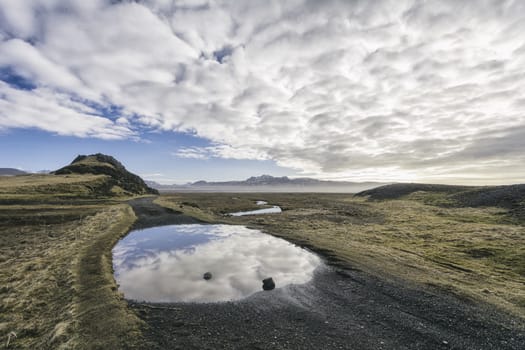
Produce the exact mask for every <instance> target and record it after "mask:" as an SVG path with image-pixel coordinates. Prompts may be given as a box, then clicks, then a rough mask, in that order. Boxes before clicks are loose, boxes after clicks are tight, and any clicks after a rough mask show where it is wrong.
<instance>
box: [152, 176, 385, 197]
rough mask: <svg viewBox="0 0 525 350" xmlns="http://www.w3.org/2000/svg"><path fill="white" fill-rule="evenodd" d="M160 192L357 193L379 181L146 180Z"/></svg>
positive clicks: (300, 179) (262, 178)
mask: <svg viewBox="0 0 525 350" xmlns="http://www.w3.org/2000/svg"><path fill="white" fill-rule="evenodd" d="M146 183H147V184H148V186H150V187H153V188H156V189H157V190H159V191H161V192H345V193H356V192H360V191H364V190H367V189H371V188H374V187H378V186H383V185H386V183H381V182H348V181H324V180H317V179H312V178H308V177H300V178H295V179H291V178H289V177H287V176H282V177H274V176H270V175H261V176H252V177H250V178H248V179H246V180H243V181H222V182H207V181H203V180H201V181H197V182H193V183H189V184H186V185H161V184H159V183H157V182H155V181H146Z"/></svg>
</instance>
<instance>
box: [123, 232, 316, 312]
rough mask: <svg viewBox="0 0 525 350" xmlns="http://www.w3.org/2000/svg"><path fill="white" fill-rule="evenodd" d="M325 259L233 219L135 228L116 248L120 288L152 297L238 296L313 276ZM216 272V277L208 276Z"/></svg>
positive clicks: (173, 299)
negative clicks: (270, 283) (230, 221)
mask: <svg viewBox="0 0 525 350" xmlns="http://www.w3.org/2000/svg"><path fill="white" fill-rule="evenodd" d="M320 263H321V262H320V259H319V258H318V257H317V256H316V255H314V254H312V253H310V252H308V251H306V250H304V249H301V248H299V247H297V246H294V245H292V244H291V243H289V242H287V241H285V240H282V239H279V238H276V237H273V236H270V235H266V234H263V233H261V232H260V231H257V230H251V229H248V228H246V227H243V226H233V225H171V226H161V227H153V228H149V229H145V230H138V231H133V232H131V233H130V234H129V235H128V236H126V237H125V238H124V239H122V240H121V241H120V242H119V243H118V244H117V245H116V246H115V248H114V249H113V265H114V269H115V277H116V280H117V283H118V284H119V285H120V287H119V289H120V290H121V291H122V292H123V293H124V295H125V297H126V298H128V299H133V300H143V301H150V302H216V301H227V300H237V299H241V298H244V297H247V296H249V295H251V294H253V293H255V292H258V291H261V290H262V280H263V279H265V278H267V277H272V278H273V280H274V281H275V283H276V286H277V288H279V287H283V286H284V285H287V284H292V283H293V284H302V283H306V282H308V281H309V280H310V279H311V278H312V275H313V272H314V270H315V269H316V267H317V266H319V265H320ZM206 272H210V273H211V274H212V276H213V277H212V278H211V279H210V280H204V278H203V274H204V273H206Z"/></svg>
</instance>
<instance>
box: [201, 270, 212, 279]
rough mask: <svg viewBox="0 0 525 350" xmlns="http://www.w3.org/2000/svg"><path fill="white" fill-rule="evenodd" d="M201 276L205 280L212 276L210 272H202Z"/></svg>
mask: <svg viewBox="0 0 525 350" xmlns="http://www.w3.org/2000/svg"><path fill="white" fill-rule="evenodd" d="M202 278H204V279H205V280H206V281H207V280H211V278H212V274H211V272H206V273H204V275H203V276H202Z"/></svg>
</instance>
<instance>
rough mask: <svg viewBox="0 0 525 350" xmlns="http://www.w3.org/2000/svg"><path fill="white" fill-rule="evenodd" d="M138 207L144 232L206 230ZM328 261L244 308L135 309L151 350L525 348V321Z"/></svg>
mask: <svg viewBox="0 0 525 350" xmlns="http://www.w3.org/2000/svg"><path fill="white" fill-rule="evenodd" d="M130 204H131V205H132V206H133V208H134V210H135V212H136V214H137V216H138V221H137V223H136V224H135V227H136V228H144V227H151V226H155V225H167V224H182V223H184V224H187V223H198V221H197V220H195V219H193V218H191V217H187V216H182V215H180V214H177V213H175V212H173V211H169V210H168V209H165V208H162V207H160V206H157V205H155V204H153V203H152V199H151V198H144V199H138V200H134V201H131V202H130ZM327 263H328V266H326V267H322V268H320V269H318V270H317V272H316V274H315V277H314V279H313V280H312V281H311V282H310V283H307V284H306V285H301V286H287V287H284V288H279V287H280V286H279V281H276V285H277V288H276V289H275V290H273V291H261V292H259V293H256V294H254V295H253V296H251V297H249V298H247V299H244V300H242V301H236V302H227V303H210V304H191V303H173V304H152V303H137V302H129V305H130V306H131V308H132V309H133V310H134V311H135V312H136V313H137V314H138V315H139V317H140V318H141V319H142V320H144V321H145V322H146V324H147V328H146V329H145V330H144V335H145V337H146V339H145V341H146V343H147V346H146V348H148V349H487V350H488V349H490V350H493V349H501V350H503V349H516V350H518V349H519V350H522V349H525V330H524V329H523V323H520V321H519V320H518V319H514V318H513V317H511V316H507V315H504V314H502V313H499V312H497V311H495V310H494V309H492V308H491V307H490V306H487V305H479V304H476V303H474V302H472V301H470V300H461V299H458V298H457V297H455V296H454V295H449V294H446V293H445V292H441V291H439V290H429V289H423V288H414V287H407V286H406V285H403V283H402V282H392V281H384V280H381V279H379V278H377V277H374V276H371V275H369V274H367V273H365V272H363V271H359V270H356V269H351V268H341V263H340V262H334V264H331V261H330V259H328V260H327ZM336 266H337V267H336ZM261 285H262V284H261Z"/></svg>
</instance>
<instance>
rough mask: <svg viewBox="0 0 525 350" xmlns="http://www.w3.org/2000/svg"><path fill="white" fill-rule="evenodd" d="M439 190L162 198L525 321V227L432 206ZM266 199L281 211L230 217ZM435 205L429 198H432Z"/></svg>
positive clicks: (487, 211)
mask: <svg viewBox="0 0 525 350" xmlns="http://www.w3.org/2000/svg"><path fill="white" fill-rule="evenodd" d="M433 196H434V194H432V193H429V194H427V195H424V194H422V193H418V194H417V196H413V197H408V198H403V199H397V200H381V201H368V200H366V199H365V198H358V197H353V196H351V195H337V194H277V193H273V194H221V193H216V194H203V193H194V194H190V193H188V194H176V195H170V196H162V197H160V198H159V199H157V201H156V202H157V203H158V204H161V205H164V206H167V207H170V208H172V209H176V210H179V211H182V212H184V213H185V214H188V215H192V216H195V217H197V218H199V219H201V220H205V221H208V222H227V223H232V224H243V225H248V226H252V227H257V228H260V229H262V230H264V231H266V232H269V233H271V234H273V235H277V236H281V237H284V238H286V239H289V240H291V241H294V242H296V243H298V244H302V245H305V246H309V247H311V248H313V249H315V250H318V251H321V252H323V253H324V254H325V255H326V256H331V257H333V258H334V259H335V260H338V261H339V262H340V263H343V264H344V263H345V262H346V263H350V264H351V265H352V266H354V267H358V268H361V269H363V270H366V271H369V272H372V273H374V274H376V275H381V276H384V277H386V278H396V279H402V280H404V281H407V282H409V283H415V284H417V285H423V286H428V287H429V288H431V289H439V290H440V291H443V292H446V293H453V294H455V295H457V296H459V297H460V298H463V299H465V300H475V301H482V302H486V303H489V304H492V305H495V306H497V307H498V308H501V309H503V310H506V311H508V312H511V313H513V314H515V315H519V316H520V317H522V318H524V319H525V227H524V226H523V224H522V223H521V221H518V220H516V218H515V217H512V216H510V215H507V214H508V212H507V210H505V209H502V208H495V207H486V208H468V207H462V208H457V207H454V208H452V207H443V206H437V205H432V203H433V201H432V197H433ZM256 200H267V201H268V202H269V204H270V205H280V206H281V207H282V208H283V210H284V211H283V213H282V214H274V215H264V216H245V217H227V216H224V214H225V213H229V212H235V211H239V210H251V209H256V208H259V207H257V206H256V205H255V204H254V202H255V201H256ZM429 203H430V204H429Z"/></svg>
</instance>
